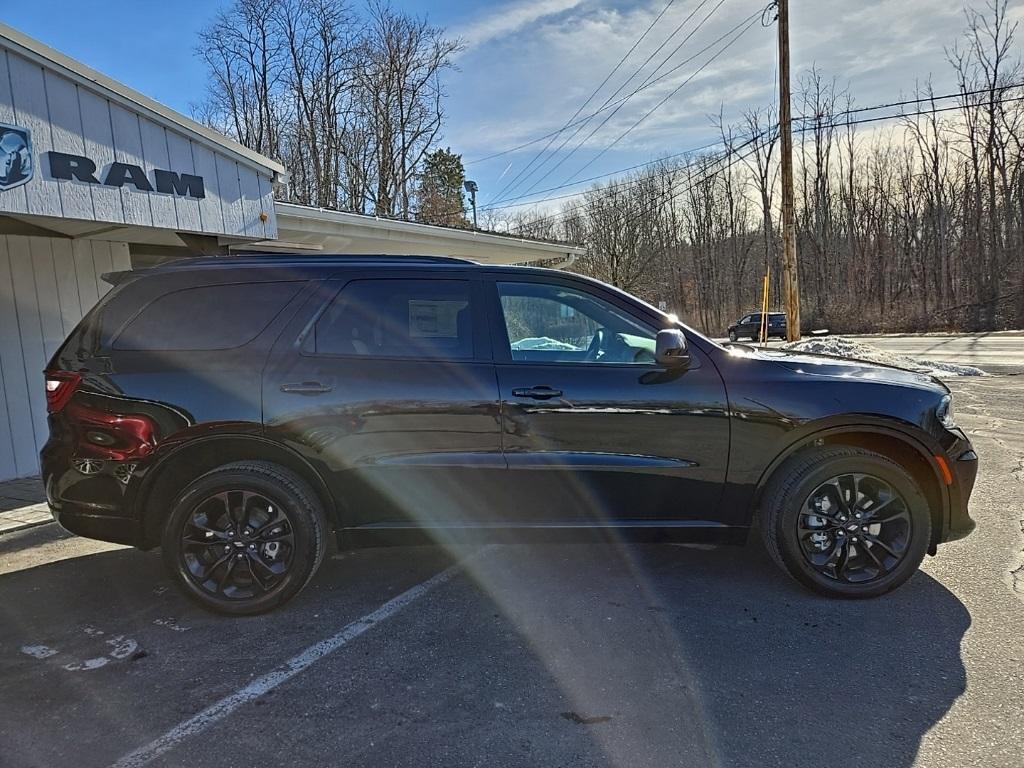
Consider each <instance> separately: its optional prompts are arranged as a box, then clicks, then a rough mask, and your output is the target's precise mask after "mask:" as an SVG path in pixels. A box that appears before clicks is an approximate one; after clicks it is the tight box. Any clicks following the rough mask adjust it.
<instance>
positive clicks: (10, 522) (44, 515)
mask: <svg viewBox="0 0 1024 768" xmlns="http://www.w3.org/2000/svg"><path fill="white" fill-rule="evenodd" d="M52 522H53V516H52V515H51V514H50V508H49V507H48V506H47V505H46V504H30V505H29V506H26V507H19V508H17V509H10V510H7V511H6V512H0V536H3V535H4V534H7V533H15V532H16V531H23V530H25V529H26V528H35V527H36V526H37V525H46V524H47V523H52Z"/></svg>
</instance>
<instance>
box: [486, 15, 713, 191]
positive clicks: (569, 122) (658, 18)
mask: <svg viewBox="0 0 1024 768" xmlns="http://www.w3.org/2000/svg"><path fill="white" fill-rule="evenodd" d="M675 1H676V0H669V1H668V4H667V5H666V6H665V7H664V8H662V9H661V13H659V14H658V15H657V16H656V17H655V18H654V21H652V22H651V23H650V25H649V26H648V27H647V29H645V30H644V33H643V34H642V35H640V37H639V38H637V40H636V42H634V43H633V45H632V47H631V48H630V49H629V50H628V51H626V53H625V55H624V56H623V57H622V58H621V59H619V62H618V64H616V65H615V66H614V67H612V71H611V72H609V73H608V74H607V75H606V76H605V78H604V80H602V81H601V84H600V85H599V86H597V88H595V89H594V91H593V93H591V94H590V95H589V96H588V97H587V100H586V101H584V102H583V103H582V104H580V106H579V107H578V108H577V109H576V111H575V112H574V113H573V116H572V117H570V118H569V119H568V120H567V121H566V123H565V125H563V126H562V127H561V128H559V129H558V130H557V131H556V132H555V133H553V134H551V138H550V139H549V140H548V143H547V144H545V145H544V147H543V148H542V149H541V150H540V151H539V152H537V154H535V155H534V156H533V158H532V159H531V160H530V162H529V163H527V164H526V165H525V166H524V167H523V169H522V170H521V171H519V173H518V174H516V176H515V178H513V179H512V181H510V182H509V183H508V184H507V185H506V186H505V187H504V188H503V189H502V191H501V192H499V193H498V194H497V195H495V196H494V198H492V200H493V199H496V198H500V197H501V196H502V195H503V194H505V192H506V191H508V190H509V189H510V188H512V187H513V185H514V184H515V183H516V182H517V181H518V180H519V179H520V178H521V177H522V175H523V174H524V173H526V171H528V170H529V169H530V168H531V167H532V166H533V164H534V163H535V162H537V160H538V159H539V158H540V157H541V156H542V155H543V154H544V153H545V152H547V151H548V148H549V147H550V146H551V145H552V144H554V143H555V139H556V138H558V136H559V134H561V133H562V132H563V131H565V130H567V129H568V128H569V127H570V126H571V125H572V124H573V120H575V119H576V118H577V117H579V115H580V112H582V111H583V110H584V109H585V108H586V106H587V104H589V103H590V102H591V101H592V100H593V99H594V97H595V96H597V94H598V93H600V92H601V89H602V88H604V87H605V85H607V84H608V81H609V80H611V79H612V76H613V75H614V74H615V73H616V72H618V71H619V68H620V67H621V66H622V65H623V64H624V63H625V62H626V59H628V58H629V57H630V56H631V55H632V54H633V51H635V50H636V49H637V47H638V46H639V45H640V43H642V42H643V41H644V40H645V39H646V38H647V35H649V34H650V33H651V30H652V29H654V27H655V25H656V24H657V23H658V22H659V21H661V17H662V16H664V15H665V13H666V12H667V11H668V9H669V8H671V7H672V5H673V3H675ZM704 1H705V2H707V0H704ZM634 76H635V75H632V76H630V79H632V77H634ZM626 82H629V80H627V81H626ZM620 88H621V86H620ZM605 103H607V102H605ZM555 151H556V152H557V151H558V150H555Z"/></svg>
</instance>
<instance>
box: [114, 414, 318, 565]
mask: <svg viewBox="0 0 1024 768" xmlns="http://www.w3.org/2000/svg"><path fill="white" fill-rule="evenodd" d="M254 426H256V427H258V426H259V425H254ZM238 441H245V442H248V443H252V445H253V451H252V453H251V454H249V455H246V456H231V455H226V456H224V461H223V462H222V463H230V462H232V461H244V460H245V459H247V458H252V459H264V460H269V461H278V462H279V463H283V465H284V466H286V467H288V468H290V469H293V470H294V471H296V472H297V473H298V474H299V475H300V476H302V477H303V479H305V480H306V481H307V482H309V483H310V485H311V486H312V487H313V490H314V492H315V493H316V494H317V496H319V497H320V499H321V500H322V501H323V502H324V504H325V507H326V508H325V510H324V511H325V512H326V513H327V515H328V517H329V518H331V519H332V522H336V520H335V519H334V518H335V517H336V512H335V510H337V509H338V507H337V504H336V500H335V499H334V497H333V495H332V494H331V491H330V489H329V488H328V486H327V484H326V483H325V482H324V480H323V478H322V477H321V475H320V473H319V472H318V471H317V470H316V469H315V468H314V467H313V466H312V465H311V464H310V463H309V461H308V460H307V459H306V458H305V457H303V456H302V455H301V454H299V453H298V452H297V451H295V450H294V449H293V448H289V447H288V446H286V445H284V444H282V443H279V442H275V441H274V440H270V439H269V438H267V437H265V436H263V435H262V434H253V433H246V432H221V433H217V434H212V435H204V436H202V437H195V438H192V439H189V440H184V441H179V442H177V444H176V445H174V446H173V447H170V449H169V450H168V451H167V453H165V454H163V455H160V456H159V457H158V459H157V461H156V462H155V463H154V464H152V465H151V466H149V467H147V468H146V472H145V475H144V477H143V478H142V481H141V483H140V484H139V486H138V490H137V492H136V493H135V497H134V499H133V507H134V510H135V513H136V515H137V517H138V519H139V520H140V522H141V523H142V526H141V528H140V531H141V533H140V535H141V537H142V539H143V542H141V543H142V544H143V545H144V546H146V545H149V544H150V543H151V542H152V539H153V537H152V526H153V520H152V518H153V516H154V514H155V510H153V509H148V506H149V505H148V503H147V502H148V501H149V496H150V494H151V493H152V492H153V489H154V487H155V486H156V484H157V483H158V482H159V481H160V479H161V478H163V477H164V476H165V473H164V472H163V471H161V470H162V469H164V468H165V467H166V466H167V465H168V463H169V462H172V461H173V460H174V459H175V458H176V457H178V456H180V455H181V454H182V452H185V451H192V450H196V449H199V450H201V449H203V448H206V447H209V446H211V445H213V444H216V443H222V442H238ZM282 456H286V457H287V459H286V460H285V461H283V462H282V459H281V457H282ZM140 474H141V473H140Z"/></svg>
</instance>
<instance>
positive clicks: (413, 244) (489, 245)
mask: <svg viewBox="0 0 1024 768" xmlns="http://www.w3.org/2000/svg"><path fill="white" fill-rule="evenodd" d="M274 206H275V210H276V215H277V222H278V232H279V236H280V238H281V240H284V241H287V242H289V243H294V244H296V245H301V244H303V243H305V244H307V245H306V246H305V247H306V248H307V249H308V250H310V251H321V252H340V253H359V252H365V253H382V252H387V253H392V254H418V255H437V256H460V257H465V258H470V259H474V260H476V261H482V262H491V263H526V262H534V261H547V260H552V259H557V260H558V261H564V260H569V259H571V260H575V259H576V258H577V257H579V256H581V255H583V254H584V253H585V249H584V248H582V247H580V246H577V245H571V244H567V243H556V242H548V241H543V240H531V239H529V238H522V237H515V236H510V235H504V234H494V233H487V232H480V231H477V230H469V229H454V228H450V227H439V226H434V225H430V224H418V223H415V222H409V221H397V220H394V219H387V218H379V217H376V216H367V215H364V214H358V213H345V212H342V211H333V210H327V209H324V208H314V207H309V206H303V205H296V204H294V203H283V202H280V201H277V202H275V203H274ZM382 245H384V246H386V251H382V250H381V248H382Z"/></svg>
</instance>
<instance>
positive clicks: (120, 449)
mask: <svg viewBox="0 0 1024 768" xmlns="http://www.w3.org/2000/svg"><path fill="white" fill-rule="evenodd" d="M67 417H68V421H69V422H70V423H71V426H72V429H73V430H74V432H75V434H76V435H77V443H78V446H77V448H76V451H77V455H78V456H81V457H86V458H91V459H103V460H106V461H128V460H130V459H141V458H144V457H146V456H149V454H151V453H152V452H153V449H154V447H155V446H156V424H155V423H154V422H153V420H152V419H150V418H149V417H148V416H145V415H143V414H141V413H111V412H108V411H102V410H99V409H97V408H91V407H89V406H87V405H83V404H82V403H77V402H76V403H72V404H71V405H70V406H68V411H67Z"/></svg>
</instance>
